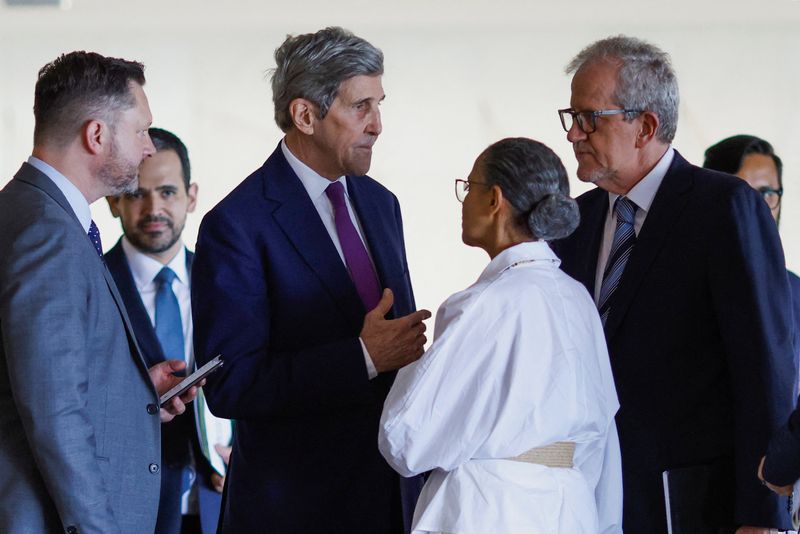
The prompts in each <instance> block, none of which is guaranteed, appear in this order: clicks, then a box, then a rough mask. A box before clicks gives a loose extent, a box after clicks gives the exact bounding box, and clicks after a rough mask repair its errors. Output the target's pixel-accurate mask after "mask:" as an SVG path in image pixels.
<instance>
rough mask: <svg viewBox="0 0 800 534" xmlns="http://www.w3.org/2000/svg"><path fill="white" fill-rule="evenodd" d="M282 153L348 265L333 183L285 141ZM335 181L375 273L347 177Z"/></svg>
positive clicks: (372, 372)
mask: <svg viewBox="0 0 800 534" xmlns="http://www.w3.org/2000/svg"><path fill="white" fill-rule="evenodd" d="M281 151H282V152H283V157H285V158H286V161H287V162H288V163H289V166H290V167H291V168H292V170H293V171H294V173H295V174H296V175H297V177H298V178H300V182H301V183H302V184H303V187H304V188H305V190H306V193H308V196H309V198H310V199H311V202H312V203H313V204H314V207H315V208H316V209H317V213H319V218H320V219H321V220H322V224H324V225H325V229H326V230H327V231H328V235H329V236H330V238H331V241H333V246H335V247H336V251H337V252H338V253H339V257H340V258H341V259H342V263H343V264H345V266H346V265H347V262H345V259H344V252H342V244H341V243H340V242H339V234H338V233H336V220H335V219H334V213H333V204H332V203H331V201H330V199H329V198H328V195H326V194H325V190H326V189H327V188H328V186H329V185H331V184H332V183H333V182H332V181H331V180H328V179H327V178H325V177H323V176H320V175H319V174H318V173H317V172H316V171H314V170H313V169H312V168H311V167H309V166H308V165H306V164H305V163H303V162H302V161H300V160H299V159H297V156H295V155H294V154H292V151H291V150H289V147H287V146H286V140H285V139H284V140H283V141H281ZM334 181H335V182H341V183H342V185H343V186H344V202H345V204H346V205H347V212H348V213H349V215H350V220H351V221H352V222H353V226H355V228H356V232H358V237H359V238H361V242H362V243H363V244H364V249H365V250H366V251H367V255H368V256H369V260H370V261H371V262H372V268H373V269H375V261H374V260H373V259H372V253H371V252H370V250H369V245H367V240H366V239H364V230H363V229H362V228H361V221H359V220H358V216H357V215H356V212H355V210H354V209H353V205H352V203H351V202H350V194H349V193H348V190H347V178H346V177H345V176H340V177H339V178H338V179H336V180H334ZM377 272H378V270H377V269H375V273H377ZM367 311H369V310H367ZM358 341H359V342H360V343H361V350H362V352H363V353H364V363H365V364H366V366H367V375H368V376H369V378H370V380H371V379H373V378H375V377H376V376H378V370H377V369H375V364H374V363H372V358H371V357H370V355H369V352H367V346H366V345H364V340H362V339H361V338H358Z"/></svg>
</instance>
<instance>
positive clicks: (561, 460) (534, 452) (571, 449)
mask: <svg viewBox="0 0 800 534" xmlns="http://www.w3.org/2000/svg"><path fill="white" fill-rule="evenodd" d="M574 455H575V442H573V441H558V442H556V443H553V444H551V445H545V446H544V447H536V448H534V449H531V450H529V451H526V452H523V453H522V454H520V455H519V456H514V457H513V458H506V460H513V461H515V462H526V463H529V464H539V465H545V466H547V467H566V468H571V467H572V457H573V456H574Z"/></svg>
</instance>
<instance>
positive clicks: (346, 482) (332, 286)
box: [192, 146, 422, 534]
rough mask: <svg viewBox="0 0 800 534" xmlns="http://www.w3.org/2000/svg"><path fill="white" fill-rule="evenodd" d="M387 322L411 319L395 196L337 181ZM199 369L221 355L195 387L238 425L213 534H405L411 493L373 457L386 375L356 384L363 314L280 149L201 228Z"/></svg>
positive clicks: (414, 488)
mask: <svg viewBox="0 0 800 534" xmlns="http://www.w3.org/2000/svg"><path fill="white" fill-rule="evenodd" d="M347 185H348V192H349V195H350V198H351V200H352V204H353V208H354V209H355V211H356V213H357V214H358V218H359V220H360V221H361V223H362V226H363V230H364V234H365V238H366V241H367V243H368V247H369V250H370V252H371V253H372V259H373V261H374V263H375V267H376V270H377V273H378V277H379V279H380V281H381V284H382V286H383V287H388V288H391V289H392V291H393V292H394V306H393V308H392V312H391V314H390V317H391V316H398V317H399V316H403V315H406V314H408V313H410V312H412V311H414V309H415V304H414V296H413V293H412V291H411V281H410V278H409V273H408V264H407V261H406V253H405V244H404V241H403V226H402V221H401V218H400V207H399V204H398V202H397V199H396V197H395V196H394V195H393V194H392V193H391V192H389V191H388V190H387V189H386V188H384V187H383V186H382V185H380V184H379V183H377V182H376V181H374V180H373V179H371V178H369V177H367V176H361V177H351V176H348V177H347ZM192 277H193V286H192V291H193V294H192V303H193V313H194V326H195V329H194V331H195V352H196V355H197V358H198V361H202V360H206V361H207V360H208V359H209V358H211V357H213V356H215V355H217V354H222V356H223V358H224V359H225V366H224V367H223V368H222V370H221V371H218V372H216V373H214V374H213V375H211V377H209V381H208V384H207V386H206V388H205V391H206V397H207V399H208V404H209V406H210V407H211V409H212V412H213V413H214V414H215V415H217V416H220V417H228V418H233V419H236V420H237V427H236V428H237V431H236V436H235V437H234V446H233V456H232V459H231V465H230V468H229V471H228V479H227V484H228V486H227V489H226V496H225V502H224V504H223V520H222V527H223V528H222V530H223V532H233V533H239V532H241V533H246V532H274V533H294V532H298V533H314V532H344V531H346V532H364V533H370V534H381V533H389V532H402V531H403V523H405V530H406V531H407V530H408V527H409V523H410V517H411V514H412V512H413V507H414V505H415V503H416V499H417V496H418V493H419V489H420V488H421V485H422V480H421V478H419V477H415V478H414V479H400V477H399V476H398V475H397V474H396V473H395V472H394V471H393V470H392V469H391V468H390V467H389V466H388V465H387V464H386V462H385V461H384V459H383V457H382V456H381V455H380V453H379V451H378V446H377V439H378V438H377V435H378V423H379V420H380V415H381V410H382V406H383V401H384V399H385V398H386V395H387V393H388V391H389V388H390V387H391V384H392V382H393V380H394V376H395V373H393V372H392V373H381V374H380V375H379V376H378V377H377V378H375V379H374V380H368V376H367V370H366V365H365V362H364V355H363V352H362V349H361V344H360V342H359V340H358V336H359V333H360V331H361V328H362V326H363V320H364V315H365V313H366V311H367V310H365V309H364V306H363V304H362V303H361V300H360V299H359V297H358V294H357V292H356V289H355V286H354V284H353V282H352V281H351V279H350V277H349V275H348V273H347V270H346V268H345V265H344V264H343V262H342V260H341V258H340V256H339V254H338V253H337V251H336V248H335V247H334V245H333V242H332V241H331V238H330V236H329V235H328V232H327V231H326V229H325V227H324V225H323V223H322V221H321V220H320V217H319V214H318V213H317V211H316V209H315V207H314V205H313V203H312V201H311V199H310V198H309V197H308V194H307V193H306V190H305V189H304V187H303V185H302V183H301V182H300V180H299V178H298V177H297V176H296V175H295V173H294V172H293V171H292V169H291V167H290V166H289V164H288V163H287V161H286V159H285V158H284V156H283V154H282V152H281V149H280V146H279V147H278V148H277V149H276V150H275V152H274V153H273V154H272V155H271V156H270V157H269V159H268V160H267V161H266V163H265V164H264V166H263V167H261V168H260V169H258V170H257V171H255V172H254V173H253V174H251V175H250V176H249V177H248V178H246V179H245V180H244V181H243V182H242V183H241V184H240V185H239V186H238V187H237V188H236V189H235V190H234V191H233V192H232V193H231V194H230V195H228V197H226V198H225V199H224V200H222V201H221V202H220V203H219V204H218V205H217V206H216V207H215V208H214V209H213V210H211V211H210V212H209V213H208V214H207V215H206V216H205V218H204V219H203V222H202V224H201V227H200V233H199V238H198V243H197V253H196V257H195V263H194V268H193V272H192Z"/></svg>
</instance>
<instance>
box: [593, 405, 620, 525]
mask: <svg viewBox="0 0 800 534" xmlns="http://www.w3.org/2000/svg"><path fill="white" fill-rule="evenodd" d="M604 445H605V447H604V450H603V466H602V469H601V472H600V480H599V481H598V483H597V486H595V489H594V499H595V502H596V503H597V517H598V527H599V532H600V534H617V533H621V532H622V457H621V456H620V452H619V437H618V436H617V423H616V422H615V420H614V418H613V417H612V418H611V420H610V421H609V423H608V431H607V433H606V442H605V444H604Z"/></svg>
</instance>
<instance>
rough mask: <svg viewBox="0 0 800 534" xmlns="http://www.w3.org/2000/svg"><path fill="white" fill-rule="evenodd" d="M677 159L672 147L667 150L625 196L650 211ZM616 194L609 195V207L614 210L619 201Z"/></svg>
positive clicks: (642, 208)
mask: <svg viewBox="0 0 800 534" xmlns="http://www.w3.org/2000/svg"><path fill="white" fill-rule="evenodd" d="M674 157H675V149H674V148H672V146H669V147H668V148H667V151H666V152H664V155H663V156H661V159H660V160H658V163H656V166H655V167H653V170H651V171H650V172H648V173H647V174H646V175H645V177H644V178H642V179H641V180H639V183H637V184H636V185H635V186H633V187H632V188H631V190H630V191H628V194H627V195H625V196H626V197H628V198H629V199H631V200H632V201H633V203H634V204H636V206H637V207H638V208H639V209H640V210H643V211H644V212H649V211H650V205H651V204H652V203H653V199H654V198H655V196H656V193H657V192H658V188H659V187H660V186H661V182H662V181H663V180H664V176H666V175H667V171H668V170H669V166H670V165H672V159H673V158H674ZM618 196H619V195H617V194H616V193H609V194H608V203H609V204H608V205H609V206H610V207H611V209H613V207H614V202H615V201H616V200H617V197H618Z"/></svg>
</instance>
